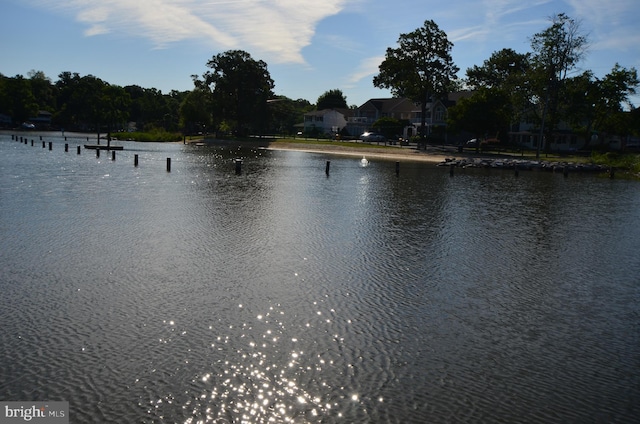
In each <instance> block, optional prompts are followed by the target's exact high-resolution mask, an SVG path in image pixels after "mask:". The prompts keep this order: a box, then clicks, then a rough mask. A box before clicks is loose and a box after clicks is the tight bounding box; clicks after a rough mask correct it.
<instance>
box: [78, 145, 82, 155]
mask: <svg viewBox="0 0 640 424" xmlns="http://www.w3.org/2000/svg"><path fill="white" fill-rule="evenodd" d="M80 150H81V149H80V146H78V154H80Z"/></svg>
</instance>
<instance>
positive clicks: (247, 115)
mask: <svg viewBox="0 0 640 424" xmlns="http://www.w3.org/2000/svg"><path fill="white" fill-rule="evenodd" d="M207 67H208V68H210V69H211V70H210V71H206V72H205V73H204V74H203V76H202V77H203V81H200V80H199V79H198V78H197V76H196V77H194V83H195V85H196V87H198V88H203V87H207V88H209V90H210V91H211V93H212V106H213V112H214V113H213V115H214V117H216V120H217V123H221V122H222V121H226V122H227V123H230V124H231V125H232V126H233V127H234V128H235V129H236V132H237V133H238V134H240V135H245V134H247V133H249V132H250V131H254V132H259V131H261V130H263V129H264V127H265V126H266V123H267V121H268V107H267V100H268V99H270V98H271V97H272V96H273V92H272V90H273V88H274V82H273V80H272V79H271V75H270V74H269V71H268V70H267V64H266V63H265V62H263V61H262V60H254V59H253V58H252V57H251V55H250V54H249V53H247V52H245V51H243V50H229V51H227V52H225V53H220V54H218V55H216V56H214V57H213V58H212V59H211V60H209V62H207Z"/></svg>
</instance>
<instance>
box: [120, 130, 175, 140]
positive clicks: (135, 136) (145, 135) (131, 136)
mask: <svg viewBox="0 0 640 424" xmlns="http://www.w3.org/2000/svg"><path fill="white" fill-rule="evenodd" d="M112 138H114V139H116V140H134V141H142V142H165V143H166V142H176V141H181V140H182V134H180V133H175V132H168V131H165V130H164V129H163V128H155V129H153V130H151V131H149V132H126V133H116V134H113V135H112Z"/></svg>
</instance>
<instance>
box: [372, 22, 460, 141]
mask: <svg viewBox="0 0 640 424" xmlns="http://www.w3.org/2000/svg"><path fill="white" fill-rule="evenodd" d="M452 48H453V43H451V42H450V41H449V40H448V39H447V34H446V33H445V32H444V31H442V30H441V29H440V28H438V25H437V24H436V23H435V22H434V21H432V20H427V21H425V22H424V25H423V26H422V27H421V28H418V29H416V30H414V31H412V32H410V33H407V34H400V37H399V38H398V47H397V48H388V49H387V52H386V55H385V59H384V61H383V62H382V63H381V64H380V67H379V70H380V73H379V74H378V75H376V76H375V77H374V78H373V85H374V86H375V87H378V88H388V89H391V92H392V93H393V94H394V95H395V96H398V97H407V98H409V99H411V100H413V101H414V102H415V103H416V104H420V105H421V111H422V120H421V128H420V132H421V135H422V138H423V139H424V137H425V135H426V133H425V130H426V118H427V104H428V103H429V102H432V101H433V100H435V99H438V98H440V99H444V98H445V96H446V94H447V92H448V91H449V88H450V87H451V83H452V81H454V80H456V79H457V76H456V72H458V70H459V69H458V67H457V66H455V64H454V63H453V59H452V58H451V49H452Z"/></svg>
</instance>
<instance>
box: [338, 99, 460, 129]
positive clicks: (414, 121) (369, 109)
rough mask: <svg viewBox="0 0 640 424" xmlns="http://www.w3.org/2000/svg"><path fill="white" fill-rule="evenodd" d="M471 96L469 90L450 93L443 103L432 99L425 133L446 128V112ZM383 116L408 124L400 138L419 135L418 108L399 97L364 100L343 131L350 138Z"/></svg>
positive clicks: (420, 118) (419, 114)
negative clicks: (404, 121)
mask: <svg viewBox="0 0 640 424" xmlns="http://www.w3.org/2000/svg"><path fill="white" fill-rule="evenodd" d="M471 94H472V93H471V92H469V91H461V92H456V93H451V94H449V96H448V98H447V100H446V101H441V100H432V101H431V102H429V103H427V108H426V109H427V116H426V119H425V126H426V127H427V133H428V134H429V133H432V132H433V131H434V129H436V128H441V127H446V125H447V109H448V108H449V107H451V106H453V105H455V104H456V102H457V101H458V100H459V99H460V98H463V97H470V96H471ZM385 117H386V118H394V119H398V120H406V121H408V123H409V125H407V126H406V127H405V128H404V129H403V133H402V134H398V135H399V136H402V137H403V138H409V137H411V136H414V135H417V134H420V127H421V126H422V108H421V105H420V104H416V103H414V102H413V101H411V100H410V99H407V98H401V97H392V98H381V99H370V100H367V101H366V102H365V103H363V104H362V105H361V106H360V107H358V108H357V109H355V111H354V112H353V116H351V117H350V118H349V121H348V123H347V130H348V132H349V134H351V135H352V136H358V135H360V134H362V133H363V132H365V131H369V130H371V128H372V126H373V123H374V122H376V121H377V120H378V119H380V118H385Z"/></svg>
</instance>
